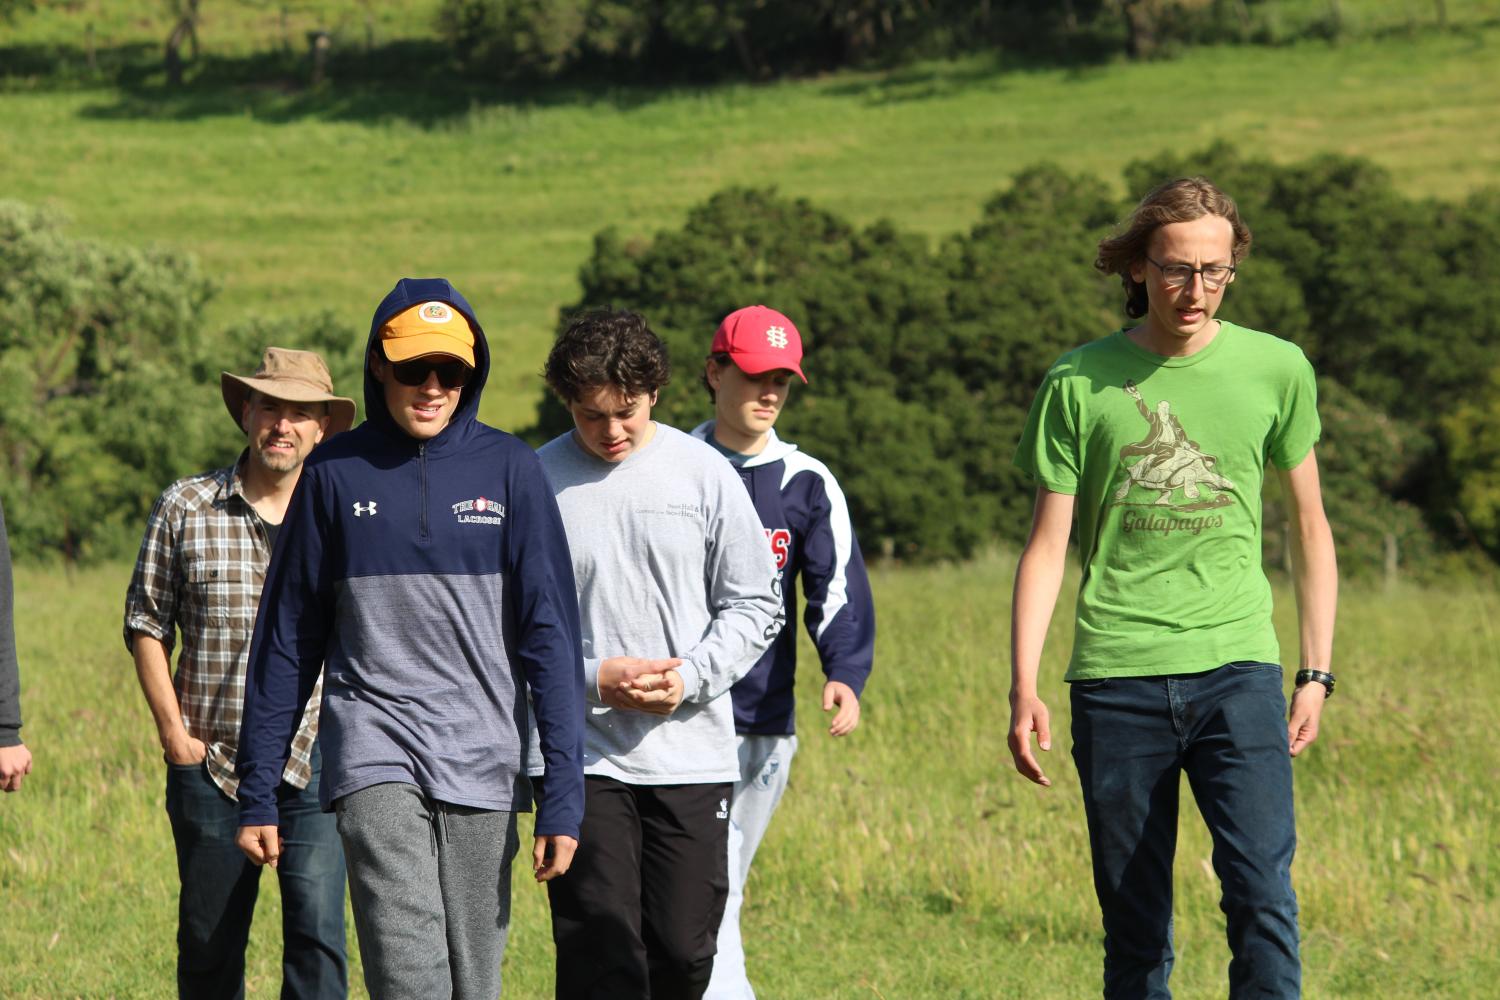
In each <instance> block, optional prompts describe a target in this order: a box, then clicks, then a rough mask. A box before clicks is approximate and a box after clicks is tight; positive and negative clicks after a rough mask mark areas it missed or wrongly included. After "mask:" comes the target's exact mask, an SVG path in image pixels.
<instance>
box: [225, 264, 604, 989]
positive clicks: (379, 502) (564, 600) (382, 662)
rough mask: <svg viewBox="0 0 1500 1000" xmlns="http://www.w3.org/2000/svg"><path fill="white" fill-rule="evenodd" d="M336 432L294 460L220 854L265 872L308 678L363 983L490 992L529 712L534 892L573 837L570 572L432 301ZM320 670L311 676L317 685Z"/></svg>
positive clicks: (575, 676) (377, 326)
mask: <svg viewBox="0 0 1500 1000" xmlns="http://www.w3.org/2000/svg"><path fill="white" fill-rule="evenodd" d="M366 357H367V360H366V369H365V410H366V413H367V414H368V415H369V419H368V420H366V422H365V423H364V424H362V425H361V426H360V427H359V428H357V429H356V430H353V431H350V432H349V433H347V434H344V435H342V436H340V438H338V439H337V440H336V441H335V442H333V443H332V445H331V446H329V447H325V448H324V449H322V450H320V451H319V452H318V454H317V456H316V457H315V459H314V460H313V461H310V462H309V463H308V464H307V466H306V469H305V471H304V472H303V477H302V481H301V483H300V484H299V485H298V488H297V492H296V495H295V496H294V497H293V499H292V505H291V509H290V510H289V511H288V516H287V519H286V525H285V527H284V528H283V529H282V534H281V538H280V540H279V542H278V545H277V547H276V551H275V553H274V555H273V557H272V561H271V567H270V573H269V576H268V579H267V582H266V587H265V591H264V596H263V597H262V600H261V606H260V612H259V616H258V618H257V621H256V626H255V635H254V638H253V640H252V642H251V651H250V670H249V678H248V680H247V683H246V691H245V721H244V729H243V734H242V737H241V740H240V755H239V772H240V776H241V779H240V803H241V811H240V823H241V828H240V836H239V843H240V846H241V848H242V849H243V850H244V851H245V853H246V854H247V855H248V856H249V857H250V858H251V860H253V861H256V862H258V863H268V864H272V865H275V864H276V863H277V859H278V858H279V857H280V855H281V853H282V851H283V850H286V851H295V850H296V849H297V847H296V845H295V844H293V843H286V844H283V843H282V841H281V838H280V837H279V835H278V833H277V826H276V822H277V804H276V793H275V786H276V780H277V775H279V774H280V772H281V766H282V761H283V760H284V759H285V757H286V753H287V746H288V744H289V742H290V739H291V735H292V732H293V729H294V728H295V726H296V721H297V719H296V716H297V713H298V709H299V706H301V705H302V704H303V702H305V701H306V699H307V697H308V695H309V693H310V692H311V690H312V685H313V683H314V681H315V680H316V679H317V674H318V670H319V668H320V667H325V679H324V688H323V714H322V725H323V730H322V742H323V760H324V763H323V782H322V788H321V801H322V804H323V808H324V809H328V810H331V811H333V812H335V813H336V814H337V819H338V828H339V833H340V835H341V837H342V838H343V842H344V851H345V855H346V857H347V860H348V867H349V884H350V895H351V898H352V901H353V905H354V918H355V926H356V928H357V930H358V932H359V945H360V955H361V957H362V958H363V961H364V972H365V984H366V986H367V987H368V988H369V991H370V995H371V996H372V997H374V998H376V1000H379V998H381V997H399V998H411V997H421V998H424V1000H427V998H432V1000H435V998H439V997H450V996H451V997H454V998H484V1000H493V998H494V997H496V996H497V995H498V994H499V992H500V961H501V956H502V954H503V952H504V948H505V937H506V931H507V928H508V924H509V916H510V864H511V860H512V858H513V857H514V855H515V853H516V850H517V846H518V845H517V837H516V819H515V814H516V813H517V812H521V811H526V810H528V809H529V808H530V806H531V787H530V783H529V781H528V779H527V778H526V771H527V761H526V759H525V757H526V746H527V734H528V729H529V727H530V721H529V719H528V709H527V694H528V691H529V693H530V696H531V703H532V705H533V706H534V714H535V724H536V729H537V731H538V735H539V737H540V747H541V751H540V753H541V761H540V764H541V765H542V767H543V768H544V770H545V774H546V782H545V787H544V790H543V793H542V795H541V799H540V802H539V803H538V807H537V820H536V842H535V847H534V850H533V853H532V869H533V871H534V872H535V875H536V878H537V880H538V881H546V880H548V879H551V878H553V877H555V876H557V875H560V874H562V873H563V872H565V871H567V869H568V865H569V864H570V863H571V860H572V857H573V852H574V850H575V849H576V847H577V843H578V840H577V838H578V830H579V825H580V823H581V821H582V818H583V770H582V728H583V711H584V708H583V706H584V699H583V662H582V659H581V655H580V652H579V638H578V636H579V623H578V605H577V600H576V592H575V589H574V582H573V568H572V560H571V557H570V555H569V552H568V545H567V539H566V537H565V535H564V534H563V527H562V521H561V519H560V517H559V515H558V510H557V504H556V502H555V501H554V500H553V496H552V490H551V489H550V487H549V486H548V483H547V478H546V476H545V475H544V474H543V473H542V469H541V465H540V464H539V463H538V461H537V458H536V455H535V453H534V452H532V450H531V449H530V448H528V447H527V446H526V445H525V444H523V443H522V442H521V441H519V440H518V439H516V438H514V437H512V436H511V435H509V434H506V433H503V432H501V431H498V430H495V429H494V428H491V427H487V426H485V425H484V424H481V423H480V422H479V421H478V419H477V417H476V414H477V412H478V410H479V395H480V391H481V390H482V389H483V387H484V383H485V380H486V377H487V376H488V374H489V360H490V359H489V347H488V345H487V343H486V341H485V337H484V332H483V330H482V329H481V328H480V326H479V323H478V321H477V320H476V319H475V317H474V312H473V310H472V309H471V308H470V307H469V304H468V303H467V302H466V301H464V299H463V298H462V296H460V295H459V294H458V293H457V292H456V291H455V290H454V289H453V288H452V287H451V286H450V285H449V284H448V282H447V281H444V280H441V279H413V278H405V279H402V280H401V281H399V282H398V283H397V284H396V287H395V288H394V289H393V290H392V291H391V293H390V294H389V295H387V296H386V297H385V299H384V301H382V302H381V304H380V307H379V308H378V309H377V310H376V311H375V318H374V321H373V322H372V323H371V325H370V339H369V347H368V351H367V355H366ZM325 665H326V666H325Z"/></svg>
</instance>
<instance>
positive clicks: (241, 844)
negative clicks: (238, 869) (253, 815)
mask: <svg viewBox="0 0 1500 1000" xmlns="http://www.w3.org/2000/svg"><path fill="white" fill-rule="evenodd" d="M234 843H235V846H237V847H238V848H239V849H240V850H242V851H244V852H245V857H247V858H249V859H250V860H251V861H253V862H254V863H256V864H258V865H270V866H271V867H272V868H275V867H276V862H278V861H280V860H281V830H279V829H278V828H277V827H274V826H242V827H240V832H239V834H238V835H237V836H236V837H235V838H234Z"/></svg>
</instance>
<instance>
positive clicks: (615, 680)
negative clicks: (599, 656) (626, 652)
mask: <svg viewBox="0 0 1500 1000" xmlns="http://www.w3.org/2000/svg"><path fill="white" fill-rule="evenodd" d="M681 665H682V661H681V660H680V659H676V658H668V659H664V660H643V659H641V658H640V657H638V656H611V657H610V658H609V659H607V660H604V661H603V662H601V663H600V664H599V698H600V700H601V701H603V702H604V704H606V705H608V706H609V707H610V708H620V709H628V710H631V711H637V712H644V711H651V709H647V708H646V707H645V706H646V705H657V706H659V705H660V704H662V703H664V698H665V696H664V695H663V694H662V693H661V692H662V691H663V685H665V684H667V683H668V682H667V679H666V678H665V677H664V676H663V675H664V674H665V673H666V672H667V671H673V672H674V674H675V669H674V668H676V667H679V666H681ZM637 681H639V682H640V683H639V684H637V683H636V682H637ZM677 688H678V690H679V692H681V688H682V678H680V677H679V678H678V679H677ZM632 692H633V693H632ZM653 692H655V696H654V697H652V698H649V699H647V698H644V697H641V696H643V695H650V694H653ZM681 700H682V694H681V693H679V694H678V696H677V702H680V701H681ZM677 702H673V703H672V705H671V707H670V708H667V709H666V710H665V711H662V710H661V709H660V708H659V707H658V708H657V709H656V710H655V711H656V714H659V715H670V714H671V712H672V709H675V708H676V707H677Z"/></svg>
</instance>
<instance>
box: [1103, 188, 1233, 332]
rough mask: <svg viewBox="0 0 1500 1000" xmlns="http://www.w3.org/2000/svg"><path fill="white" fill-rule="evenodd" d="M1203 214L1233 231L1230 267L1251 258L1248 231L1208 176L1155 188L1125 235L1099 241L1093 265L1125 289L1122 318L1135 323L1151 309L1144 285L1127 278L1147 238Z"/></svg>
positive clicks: (1128, 223) (1148, 242) (1133, 216)
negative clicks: (1217, 219) (1218, 219)
mask: <svg viewBox="0 0 1500 1000" xmlns="http://www.w3.org/2000/svg"><path fill="white" fill-rule="evenodd" d="M1205 215H1217V216H1219V217H1220V218H1222V219H1224V220H1226V221H1227V222H1228V223H1229V225H1230V228H1231V229H1233V231H1234V243H1233V247H1232V251H1231V262H1232V263H1234V264H1238V263H1239V262H1240V261H1242V260H1244V259H1245V258H1246V257H1248V256H1250V227H1249V226H1247V225H1245V223H1244V221H1243V220H1242V219H1241V218H1240V210H1239V207H1238V206H1236V205H1235V203H1234V199H1233V198H1231V197H1229V195H1227V194H1225V193H1224V192H1223V191H1221V190H1219V188H1218V187H1217V186H1216V185H1215V184H1214V182H1213V181H1211V180H1209V179H1208V178H1207V177H1179V178H1177V179H1176V180H1171V181H1167V182H1166V183H1165V184H1159V185H1157V186H1156V187H1155V188H1153V189H1152V191H1151V192H1150V193H1149V194H1147V195H1146V197H1144V198H1142V199H1141V203H1140V204H1139V205H1137V206H1136V207H1135V211H1133V212H1131V213H1130V217H1129V218H1128V219H1126V220H1125V231H1124V232H1122V233H1120V234H1119V235H1116V236H1111V237H1108V238H1107V239H1102V240H1100V241H1099V256H1098V258H1097V259H1096V260H1095V261H1094V266H1095V267H1097V268H1098V269H1099V270H1101V271H1103V272H1104V273H1105V274H1118V275H1119V276H1120V283H1121V284H1123V285H1124V286H1125V315H1127V316H1129V317H1131V318H1132V319H1139V318H1140V317H1142V316H1144V315H1146V310H1147V309H1148V308H1149V307H1150V303H1149V302H1148V301H1147V299H1146V286H1145V285H1143V284H1141V283H1140V282H1139V281H1136V280H1135V279H1134V278H1132V277H1131V276H1130V269H1131V268H1132V267H1134V266H1135V265H1137V264H1139V263H1140V262H1141V261H1143V260H1145V258H1146V250H1147V248H1148V247H1149V246H1150V245H1151V236H1152V234H1153V233H1155V232H1156V231H1157V230H1158V229H1160V228H1161V227H1162V226H1168V225H1171V224H1172V223H1174V222H1192V221H1193V220H1194V219H1201V218H1203V217H1204V216H1205Z"/></svg>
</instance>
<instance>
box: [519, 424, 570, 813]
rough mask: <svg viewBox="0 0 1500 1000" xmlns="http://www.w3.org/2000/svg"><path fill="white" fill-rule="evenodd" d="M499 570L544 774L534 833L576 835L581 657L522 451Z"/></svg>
mask: <svg viewBox="0 0 1500 1000" xmlns="http://www.w3.org/2000/svg"><path fill="white" fill-rule="evenodd" d="M508 492H509V496H510V503H511V509H510V511H509V512H508V514H507V518H506V519H507V520H508V521H509V522H510V523H509V524H508V525H507V530H506V532H505V538H506V541H505V545H506V552H505V572H506V583H507V587H506V589H507V592H508V593H509V595H510V608H509V612H510V615H511V621H512V622H514V623H515V628H516V632H515V635H516V642H515V653H516V657H517V658H518V659H519V660H520V663H521V668H522V670H523V671H524V672H525V675H526V683H527V686H528V687H530V689H531V704H532V708H533V710H534V711H535V713H536V727H537V736H538V737H539V738H540V741H541V745H542V764H543V766H544V767H545V768H546V773H545V776H544V777H545V780H544V781H543V782H542V799H541V801H540V802H538V803H537V810H536V835H537V836H539V837H541V836H552V835H556V834H561V835H564V836H568V837H575V838H576V837H577V836H578V831H579V827H580V826H581V825H582V823H583V725H584V722H583V719H584V695H583V655H582V652H581V648H580V647H581V642H580V640H579V622H578V590H577V588H576V587H575V585H574V582H573V557H572V554H571V553H570V552H569V551H568V538H567V535H566V534H565V533H564V532H563V523H562V515H561V514H560V513H558V509H557V500H556V498H555V497H554V496H553V494H552V487H551V485H550V484H549V483H548V481H547V476H546V473H544V472H543V471H542V463H541V462H540V461H539V460H538V459H537V457H536V455H535V453H533V452H532V451H531V450H530V449H529V448H523V449H518V453H517V457H516V458H515V460H514V461H513V462H512V463H511V472H510V484H509V490H508Z"/></svg>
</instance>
